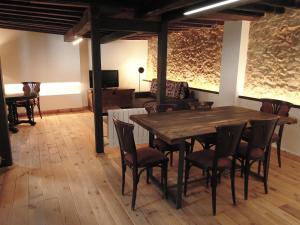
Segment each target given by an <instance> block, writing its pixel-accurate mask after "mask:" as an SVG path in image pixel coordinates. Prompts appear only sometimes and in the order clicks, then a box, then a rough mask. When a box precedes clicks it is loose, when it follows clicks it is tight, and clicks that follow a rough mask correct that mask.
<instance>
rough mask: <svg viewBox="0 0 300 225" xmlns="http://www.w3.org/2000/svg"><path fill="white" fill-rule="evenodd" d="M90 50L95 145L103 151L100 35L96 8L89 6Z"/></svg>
mask: <svg viewBox="0 0 300 225" xmlns="http://www.w3.org/2000/svg"><path fill="white" fill-rule="evenodd" d="M91 15H92V19H91V48H92V49H91V50H92V68H93V84H94V87H93V89H94V90H93V94H94V96H93V100H94V123H95V146H96V152H97V153H104V137H103V117H102V76H101V48H100V35H99V32H97V30H96V29H95V17H96V16H97V10H96V11H94V10H93V8H91Z"/></svg>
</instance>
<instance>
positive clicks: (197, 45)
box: [147, 26, 223, 91]
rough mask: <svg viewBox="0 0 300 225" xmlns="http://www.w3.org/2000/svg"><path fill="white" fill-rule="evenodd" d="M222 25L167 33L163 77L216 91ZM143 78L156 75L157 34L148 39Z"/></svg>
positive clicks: (217, 88)
mask: <svg viewBox="0 0 300 225" xmlns="http://www.w3.org/2000/svg"><path fill="white" fill-rule="evenodd" d="M222 41H223V26H217V27H215V28H202V29H197V30H192V29H191V30H188V31H183V32H174V33H170V34H169V40H168V68H167V79H169V80H176V81H187V82H188V83H189V85H190V86H191V87H194V88H201V89H206V90H213V91H218V90H219V86H220V66H221V52H222ZM148 43H149V47H148V66H147V67H148V68H147V78H148V79H152V78H154V77H156V76H157V72H156V65H157V38H152V39H150V40H149V42H148Z"/></svg>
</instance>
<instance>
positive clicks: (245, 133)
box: [242, 128, 279, 143]
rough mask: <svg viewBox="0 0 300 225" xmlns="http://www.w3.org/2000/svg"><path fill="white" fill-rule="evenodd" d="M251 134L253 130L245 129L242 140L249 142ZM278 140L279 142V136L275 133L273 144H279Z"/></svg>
mask: <svg viewBox="0 0 300 225" xmlns="http://www.w3.org/2000/svg"><path fill="white" fill-rule="evenodd" d="M250 133H251V128H247V129H245V131H244V133H243V137H242V139H243V140H244V141H249V137H250ZM278 140H279V135H278V134H276V133H274V134H273V136H272V143H273V142H277V141H278Z"/></svg>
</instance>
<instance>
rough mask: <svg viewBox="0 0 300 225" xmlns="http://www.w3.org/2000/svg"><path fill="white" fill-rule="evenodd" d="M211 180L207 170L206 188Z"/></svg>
mask: <svg viewBox="0 0 300 225" xmlns="http://www.w3.org/2000/svg"><path fill="white" fill-rule="evenodd" d="M210 179H211V176H210V173H209V169H207V170H206V187H207V188H208V185H209V180H210Z"/></svg>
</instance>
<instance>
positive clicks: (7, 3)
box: [0, 0, 84, 13]
mask: <svg viewBox="0 0 300 225" xmlns="http://www.w3.org/2000/svg"><path fill="white" fill-rule="evenodd" d="M0 6H2V7H17V8H22V9H24V10H27V9H30V10H43V11H45V10H46V11H51V12H55V13H60V12H61V13H82V12H83V10H84V9H83V8H78V7H64V6H51V5H39V4H31V3H30V2H29V1H27V2H24V1H21V2H20V1H16V0H1V1H0Z"/></svg>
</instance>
